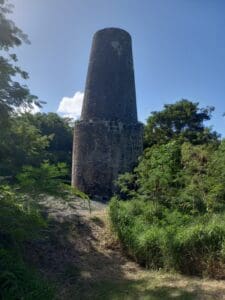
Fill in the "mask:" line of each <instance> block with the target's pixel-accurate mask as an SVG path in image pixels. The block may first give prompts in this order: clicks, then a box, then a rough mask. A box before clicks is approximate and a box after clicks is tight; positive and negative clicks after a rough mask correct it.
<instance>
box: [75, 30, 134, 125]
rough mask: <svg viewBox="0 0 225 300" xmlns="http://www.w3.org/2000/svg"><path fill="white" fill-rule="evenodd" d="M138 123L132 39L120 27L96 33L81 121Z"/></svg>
mask: <svg viewBox="0 0 225 300" xmlns="http://www.w3.org/2000/svg"><path fill="white" fill-rule="evenodd" d="M98 119H99V120H112V121H121V122H129V123H134V122H137V109H136V95H135V82H134V70H133V58H132V44H131V36H130V35H129V33H128V32H126V31H125V30H123V29H119V28H106V29H102V30H99V31H97V32H96V33H95V35H94V37H93V42H92V49H91V54H90V60H89V67H88V74H87V80H86V86H85V95H84V103H83V109H82V115H81V120H98Z"/></svg>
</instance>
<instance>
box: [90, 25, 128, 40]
mask: <svg viewBox="0 0 225 300" xmlns="http://www.w3.org/2000/svg"><path fill="white" fill-rule="evenodd" d="M106 32H115V33H119V32H121V33H123V34H126V35H127V36H129V38H131V35H130V33H129V32H128V31H126V30H125V29H122V28H119V27H106V28H102V29H99V30H97V31H96V32H95V34H94V36H96V35H98V34H101V33H106Z"/></svg>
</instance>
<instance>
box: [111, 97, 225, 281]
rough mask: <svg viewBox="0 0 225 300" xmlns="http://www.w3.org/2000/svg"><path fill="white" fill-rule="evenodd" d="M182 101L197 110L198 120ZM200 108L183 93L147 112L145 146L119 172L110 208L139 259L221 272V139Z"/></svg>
mask: <svg viewBox="0 0 225 300" xmlns="http://www.w3.org/2000/svg"><path fill="white" fill-rule="evenodd" d="M187 107H189V108H190V107H191V108H193V107H194V108H195V109H194V111H195V115H196V111H200V112H201V118H199V122H197V123H198V124H196V118H193V114H192V113H190V114H189V115H187V114H186V112H187ZM178 108H179V111H180V114H177V113H174V112H177V109H178ZM190 111H191V110H190ZM184 115H185V117H183V116H184ZM162 116H163V122H162V123H158V121H157V125H156V127H155V128H156V130H155V131H154V130H152V131H151V134H150V128H152V127H151V126H152V124H154V122H156V119H157V120H159V118H161V117H162ZM165 116H166V117H165ZM179 116H181V119H179ZM188 116H189V119H188ZM206 116H209V115H208V110H207V109H201V110H199V109H198V105H197V104H193V103H191V102H190V101H186V100H185V101H184V100H182V101H179V102H177V103H175V104H171V105H167V106H166V107H165V109H164V110H163V111H162V112H157V113H156V112H154V113H153V115H152V116H150V117H149V119H148V123H147V125H146V128H145V139H146V141H145V142H146V145H149V146H148V147H146V148H145V150H144V153H143V155H142V157H141V159H140V161H139V164H138V166H137V167H136V169H135V170H134V172H133V173H131V174H129V173H126V174H124V175H121V176H120V177H119V180H118V182H117V184H118V193H117V195H116V197H114V198H113V199H112V201H111V203H110V216H111V220H112V224H113V227H114V229H115V230H116V232H117V234H118V236H119V238H120V240H121V242H122V244H123V245H124V247H125V249H126V250H127V252H128V253H129V255H131V256H133V257H134V258H135V259H136V260H137V261H138V262H140V263H141V264H143V265H145V266H147V267H152V268H167V269H175V270H178V271H181V272H185V273H189V274H198V275H204V274H207V275H210V276H213V277H217V278H224V277H225V223H224V220H225V178H224V174H225V173H224V172H225V141H224V140H222V141H220V140H219V139H218V135H217V134H215V133H212V132H211V130H210V129H209V128H205V127H204V124H203V123H202V122H203V120H205V119H207V118H206ZM165 118H166V120H165ZM183 120H184V121H183ZM181 123H182V125H181ZM166 124H167V125H166ZM168 124H170V125H171V124H173V125H171V126H169V125H168ZM187 124H188V125H187ZM167 126H168V127H167ZM172 128H173V130H172ZM182 128H183V130H181V129H182ZM172 131H173V132H172ZM168 132H170V133H168ZM206 132H207V138H206V136H205V133H206ZM169 136H170V138H169ZM216 137H217V138H216ZM148 139H149V140H148ZM197 140H198V142H197Z"/></svg>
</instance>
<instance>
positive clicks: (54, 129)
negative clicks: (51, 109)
mask: <svg viewBox="0 0 225 300" xmlns="http://www.w3.org/2000/svg"><path fill="white" fill-rule="evenodd" d="M23 118H24V119H26V120H27V121H28V122H29V123H30V124H31V125H33V126H35V127H36V128H37V129H38V130H39V132H40V134H41V135H43V136H50V137H51V139H50V141H49V146H48V149H47V151H46V152H45V157H44V159H47V160H49V162H50V163H53V164H55V163H58V162H65V163H66V164H67V165H68V166H70V165H71V157H72V143H73V130H72V127H71V126H70V119H67V118H62V117H60V116H59V115H57V114H56V113H48V114H45V113H37V114H35V115H31V114H29V113H27V114H24V115H23Z"/></svg>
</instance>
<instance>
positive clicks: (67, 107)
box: [57, 91, 84, 120]
mask: <svg viewBox="0 0 225 300" xmlns="http://www.w3.org/2000/svg"><path fill="white" fill-rule="evenodd" d="M83 98H84V93H82V92H80V91H78V92H76V93H75V94H74V96H73V97H63V98H62V100H61V101H60V103H59V107H58V109H57V112H58V113H60V114H61V115H62V116H63V117H70V118H73V119H75V120H77V119H78V118H79V117H80V115H81V109H82V104H83Z"/></svg>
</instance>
